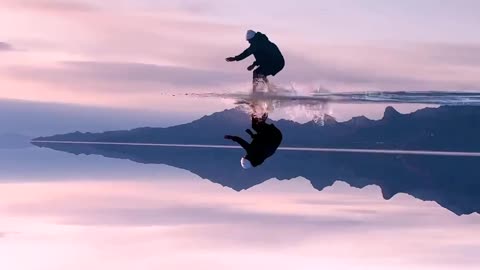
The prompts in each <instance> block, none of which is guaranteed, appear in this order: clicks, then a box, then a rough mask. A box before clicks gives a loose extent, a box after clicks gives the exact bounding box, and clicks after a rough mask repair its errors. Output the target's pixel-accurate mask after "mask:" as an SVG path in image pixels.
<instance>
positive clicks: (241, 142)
mask: <svg viewBox="0 0 480 270" xmlns="http://www.w3.org/2000/svg"><path fill="white" fill-rule="evenodd" d="M225 139H227V140H232V141H234V142H236V143H238V144H239V145H240V146H241V147H242V148H243V149H245V150H246V151H247V152H248V151H249V150H250V144H249V143H248V142H247V141H245V140H244V139H242V138H240V137H238V136H231V135H225Z"/></svg>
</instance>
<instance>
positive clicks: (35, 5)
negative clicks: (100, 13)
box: [4, 0, 96, 13]
mask: <svg viewBox="0 0 480 270" xmlns="http://www.w3.org/2000/svg"><path fill="white" fill-rule="evenodd" d="M4 4H5V5H7V6H9V7H12V8H18V9H26V10H32V11H40V12H63V13H65V12H85V11H93V10H95V9H96V8H95V7H94V6H93V5H91V4H89V3H87V2H85V1H76V0H5V2H4Z"/></svg>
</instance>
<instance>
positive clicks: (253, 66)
mask: <svg viewBox="0 0 480 270" xmlns="http://www.w3.org/2000/svg"><path fill="white" fill-rule="evenodd" d="M254 68H255V65H250V66H248V67H247V70H248V71H252V69H254Z"/></svg>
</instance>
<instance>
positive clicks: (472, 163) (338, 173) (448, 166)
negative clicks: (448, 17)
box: [34, 142, 480, 215]
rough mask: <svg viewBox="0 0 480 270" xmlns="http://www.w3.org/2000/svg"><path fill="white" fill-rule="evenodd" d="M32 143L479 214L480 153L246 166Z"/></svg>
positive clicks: (229, 154)
mask: <svg viewBox="0 0 480 270" xmlns="http://www.w3.org/2000/svg"><path fill="white" fill-rule="evenodd" d="M34 144H35V145H37V146H40V147H48V148H51V149H55V150H58V151H64V152H68V153H73V154H76V155H79V154H87V155H101V156H104V157H109V158H119V159H129V160H132V161H134V162H138V163H145V164H165V165H169V166H173V167H177V168H181V169H185V170H188V171H190V172H192V173H194V174H196V175H198V176H199V177H201V178H203V179H208V180H210V181H212V182H214V183H218V184H221V185H222V186H227V187H230V188H232V189H234V190H237V191H240V190H244V189H248V188H250V187H253V186H255V185H258V184H260V183H262V182H264V181H266V180H269V179H272V178H276V179H279V180H287V179H292V178H296V177H304V178H306V179H308V180H309V181H310V182H311V183H312V186H313V187H314V188H315V189H318V190H323V189H324V188H325V187H328V186H331V185H332V184H333V183H334V182H335V181H336V180H341V181H345V182H347V183H349V184H350V185H351V186H353V187H357V188H363V187H365V186H368V185H377V186H379V187H380V188H381V190H382V194H383V197H384V198H385V199H390V198H392V197H393V196H394V195H395V194H398V193H406V194H410V195H411V196H414V197H415V198H418V199H420V200H424V201H435V202H437V203H438V204H439V205H441V206H442V207H444V208H446V209H449V210H450V211H452V212H454V213H455V214H457V215H463V214H471V213H474V212H477V213H480V197H479V196H478V194H480V181H478V179H480V170H478V164H480V163H479V162H480V158H477V157H451V156H403V155H387V154H359V153H349V154H346V153H318V152H299V151H278V152H277V154H276V155H274V156H273V157H271V159H269V160H267V161H266V162H265V163H264V164H263V165H262V166H260V167H258V168H255V169H253V170H244V169H242V168H241V166H240V157H241V156H242V155H243V150H241V149H208V148H186V147H155V146H153V147H152V146H131V145H130V146H129V145H86V144H81V145H80V144H58V143H39V142H34Z"/></svg>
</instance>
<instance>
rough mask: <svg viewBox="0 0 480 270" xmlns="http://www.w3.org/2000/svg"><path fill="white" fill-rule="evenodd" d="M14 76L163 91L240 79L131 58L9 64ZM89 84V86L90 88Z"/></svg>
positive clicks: (109, 88)
mask: <svg viewBox="0 0 480 270" xmlns="http://www.w3.org/2000/svg"><path fill="white" fill-rule="evenodd" d="M7 72H8V73H9V74H10V75H11V76H13V77H16V78H18V79H22V80H34V81H43V82H47V83H50V84H63V85H68V86H70V87H73V88H75V87H78V86H79V85H81V86H83V88H84V89H85V90H87V91H88V90H91V91H98V90H99V89H101V90H103V91H114V92H118V91H119V90H122V89H123V90H125V91H136V92H145V91H147V92H149V91H156V92H158V91H159V90H160V91H161V90H162V89H161V87H192V88H197V87H198V88H202V87H212V86H218V85H225V84H229V83H238V82H239V81H240V80H241V76H238V74H236V73H233V72H224V71H219V70H207V69H195V68H188V67H178V66H166V65H155V64H145V63H131V62H95V61H70V62H63V63H61V64H60V65H59V66H58V67H28V66H16V67H10V68H9V69H8V71H7ZM87 87H89V88H90V89H88V88H87Z"/></svg>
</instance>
